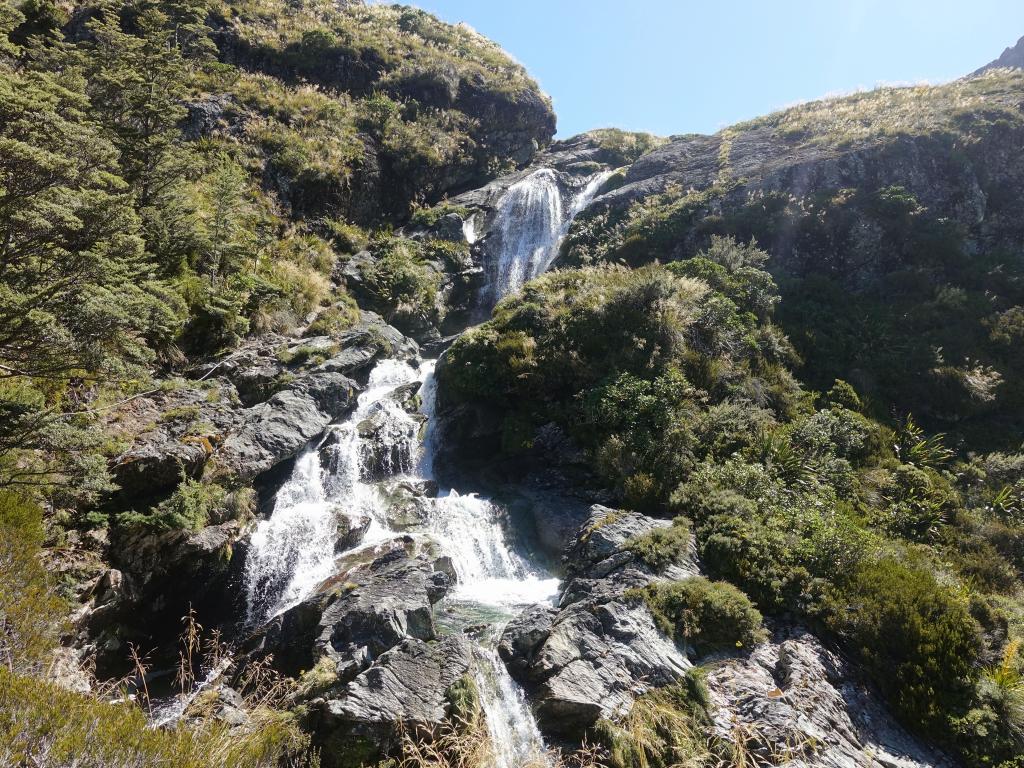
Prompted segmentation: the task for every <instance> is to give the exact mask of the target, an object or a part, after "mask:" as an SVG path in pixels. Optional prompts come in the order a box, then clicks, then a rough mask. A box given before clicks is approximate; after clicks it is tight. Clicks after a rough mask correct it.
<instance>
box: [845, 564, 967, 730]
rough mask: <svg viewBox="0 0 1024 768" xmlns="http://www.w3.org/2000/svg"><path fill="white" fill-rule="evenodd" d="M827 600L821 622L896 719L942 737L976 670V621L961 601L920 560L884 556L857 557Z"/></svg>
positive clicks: (963, 706)
mask: <svg viewBox="0 0 1024 768" xmlns="http://www.w3.org/2000/svg"><path fill="white" fill-rule="evenodd" d="M831 606H832V607H831V610H830V612H829V615H828V623H829V625H830V626H831V627H832V629H833V630H834V631H835V632H837V633H838V635H839V636H840V637H841V638H843V641H844V643H845V644H846V646H847V647H848V648H849V649H850V650H851V651H853V652H854V653H855V654H856V655H857V657H858V658H859V659H860V661H861V663H863V664H864V666H865V669H866V670H867V672H868V673H869V674H870V676H871V677H872V679H873V680H874V682H875V684H876V685H877V686H878V687H879V689H880V690H881V691H882V693H883V694H884V695H885V696H886V698H887V699H888V700H889V701H890V702H891V703H892V705H893V707H894V709H895V710H896V712H897V714H898V715H899V716H900V717H901V719H903V720H904V721H905V722H906V723H908V724H910V725H911V726H917V727H923V728H924V729H925V730H927V731H929V732H930V733H932V735H933V736H936V737H943V736H944V735H945V734H944V733H943V729H944V728H945V727H946V725H947V724H948V719H947V718H948V713H949V712H956V711H958V710H959V711H963V710H965V709H966V708H967V704H968V703H969V701H970V699H971V696H972V692H973V686H974V682H975V680H976V679H977V676H978V667H977V660H978V654H979V650H980V638H979V629H978V624H977V622H976V621H975V620H974V619H973V618H972V617H971V615H970V613H969V612H968V610H967V605H966V602H965V601H964V600H963V599H962V598H960V597H958V596H957V595H955V594H954V593H953V592H952V591H951V590H950V589H949V588H948V587H944V586H942V585H941V584H939V583H938V582H937V581H936V579H935V577H934V576H933V575H932V574H931V573H930V572H929V571H928V570H926V569H925V568H924V567H923V566H921V565H917V564H912V563H906V562H900V561H897V560H893V559H891V558H885V559H881V560H867V561H865V562H864V563H863V564H862V566H861V567H860V569H859V570H858V571H857V572H856V573H855V574H854V575H853V578H852V579H851V581H850V582H849V584H848V585H847V586H845V587H842V588H840V589H838V590H836V592H835V594H834V596H833V598H832V599H831Z"/></svg>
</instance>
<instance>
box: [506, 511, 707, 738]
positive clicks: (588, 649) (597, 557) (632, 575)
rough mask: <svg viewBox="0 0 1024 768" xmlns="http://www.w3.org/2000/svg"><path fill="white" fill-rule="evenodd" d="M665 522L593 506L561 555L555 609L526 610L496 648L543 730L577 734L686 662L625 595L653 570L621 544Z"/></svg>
mask: <svg viewBox="0 0 1024 768" xmlns="http://www.w3.org/2000/svg"><path fill="white" fill-rule="evenodd" d="M663 524H664V523H663V521H656V520H654V519H652V518H648V517H645V516H644V515H640V514H638V513H635V512H624V511H621V510H612V509H608V508H606V507H601V506H599V505H595V506H594V507H593V508H592V509H591V515H590V518H589V520H588V521H587V523H586V524H585V525H583V526H582V527H581V528H580V529H579V530H578V532H577V536H576V541H575V542H574V544H573V545H572V546H571V548H570V549H569V551H568V553H567V555H566V560H567V563H566V564H567V570H568V572H569V574H570V578H569V579H568V581H567V585H566V587H565V591H564V593H563V595H562V598H561V600H560V602H559V607H558V608H548V607H545V606H538V607H535V608H531V609H528V610H527V611H524V612H523V613H522V614H521V615H520V616H519V617H517V618H516V619H514V620H513V621H512V622H510V623H509V625H508V626H507V627H506V629H505V632H504V633H503V635H502V638H501V642H500V644H499V646H498V652H499V654H500V655H501V657H502V659H503V660H504V661H505V663H506V665H507V666H508V669H509V672H510V674H512V675H513V677H515V678H516V679H517V680H519V681H520V682H521V683H522V684H524V685H525V686H526V687H527V690H528V691H529V692H530V694H531V697H532V698H533V700H534V702H535V708H536V713H537V718H538V721H539V723H540V725H541V727H542V728H543V729H544V730H545V731H546V732H548V733H551V734H555V735H558V736H560V737H579V736H580V735H581V734H582V733H583V732H584V731H585V730H586V729H587V728H588V727H590V726H591V725H593V724H594V723H595V722H596V721H597V720H598V719H599V718H601V717H616V716H619V715H621V714H623V713H625V712H628V711H629V709H630V708H631V706H632V703H633V701H634V699H635V698H636V696H638V695H639V694H641V693H643V692H644V691H645V690H647V689H649V688H650V687H656V686H662V685H668V684H670V683H672V682H673V681H675V680H677V679H678V678H679V677H680V676H681V675H683V674H685V672H686V670H687V669H688V668H689V666H690V662H689V661H688V660H687V659H686V657H685V656H684V655H683V653H681V652H680V650H679V649H677V648H676V647H675V645H674V644H673V643H672V642H671V641H670V640H668V639H667V638H666V637H665V636H664V635H663V634H662V633H661V632H660V631H659V630H658V628H657V627H656V626H655V624H654V620H653V618H652V617H651V614H650V612H649V611H648V610H647V608H646V606H645V605H644V604H643V603H642V602H641V601H639V600H636V599H634V598H631V597H627V596H626V591H627V590H628V589H630V588H635V587H641V586H643V585H644V584H647V583H649V582H650V581H651V580H652V579H653V578H655V576H654V574H652V573H651V572H650V571H649V570H648V569H647V568H646V567H644V566H643V565H642V564H641V563H638V562H637V561H636V560H635V558H634V556H633V555H632V553H630V552H628V551H627V550H626V549H625V544H626V543H627V542H628V541H629V539H630V538H631V537H632V536H635V535H639V534H642V533H645V532H647V531H650V530H652V529H653V528H654V527H656V526H660V525H663Z"/></svg>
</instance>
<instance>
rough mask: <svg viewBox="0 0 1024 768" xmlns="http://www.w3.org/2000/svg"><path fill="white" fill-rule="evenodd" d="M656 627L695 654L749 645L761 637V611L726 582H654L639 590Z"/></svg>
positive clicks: (692, 579)
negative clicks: (694, 651) (690, 646)
mask: <svg viewBox="0 0 1024 768" xmlns="http://www.w3.org/2000/svg"><path fill="white" fill-rule="evenodd" d="M640 594H641V595H642V597H643V600H644V602H646V603H647V606H648V607H649V608H650V609H651V614H652V615H653V616H654V619H655V621H656V622H657V623H658V626H659V627H661V629H662V631H664V632H665V633H666V634H668V635H670V636H672V637H674V638H676V639H677V640H680V641H683V642H686V643H688V644H690V645H692V646H693V647H694V648H695V649H696V650H697V652H698V653H701V654H706V653H710V652H712V651H717V650H729V649H732V650H735V649H736V648H743V647H746V648H750V647H752V646H753V645H754V644H755V643H757V641H758V640H760V639H763V637H764V632H763V631H762V629H761V614H760V613H758V611H757V609H756V608H754V606H753V604H752V603H751V602H750V599H749V598H748V597H747V596H746V595H744V594H743V593H742V592H741V591H740V590H739V589H737V588H736V587H734V586H733V585H732V584H729V583H728V582H725V581H708V580H707V579H705V578H702V577H699V576H698V577H694V578H691V579H685V580H684V581H655V582H652V583H651V584H650V585H649V586H647V587H645V588H644V589H643V590H641V592H640Z"/></svg>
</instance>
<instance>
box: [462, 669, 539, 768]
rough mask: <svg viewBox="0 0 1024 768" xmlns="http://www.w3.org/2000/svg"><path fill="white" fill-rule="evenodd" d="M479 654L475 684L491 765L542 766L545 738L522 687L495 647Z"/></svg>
mask: <svg viewBox="0 0 1024 768" xmlns="http://www.w3.org/2000/svg"><path fill="white" fill-rule="evenodd" d="M479 656H480V660H481V668H480V672H479V674H478V675H477V686H478V687H479V689H480V704H481V706H482V708H483V710H484V716H485V717H486V718H487V731H488V733H489V735H490V737H491V744H492V745H493V753H494V768H523V766H534V767H535V768H539V767H540V766H542V765H545V764H546V763H547V762H548V761H547V760H546V759H545V758H546V756H545V754H544V740H543V738H541V735H540V730H539V729H538V728H537V722H536V721H535V720H534V719H533V713H532V712H530V703H529V702H528V701H527V700H526V695H525V694H524V693H523V689H522V688H520V687H519V686H518V685H516V683H515V681H514V680H513V679H512V678H511V676H510V675H509V673H508V670H507V669H505V665H504V664H503V663H502V662H501V659H499V658H498V654H497V653H496V652H495V651H494V649H488V650H486V651H483V652H481V653H480V654H479Z"/></svg>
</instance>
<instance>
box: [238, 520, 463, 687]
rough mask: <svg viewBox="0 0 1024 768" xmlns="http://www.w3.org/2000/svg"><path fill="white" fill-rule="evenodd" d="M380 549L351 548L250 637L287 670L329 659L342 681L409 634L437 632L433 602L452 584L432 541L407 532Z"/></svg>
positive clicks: (432, 636) (433, 635) (429, 636)
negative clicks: (322, 579)
mask: <svg viewBox="0 0 1024 768" xmlns="http://www.w3.org/2000/svg"><path fill="white" fill-rule="evenodd" d="M384 550H385V551H384V552H383V553H374V552H373V551H369V552H365V553H358V552H357V553H353V554H352V555H351V556H350V557H349V558H348V559H347V562H346V561H345V560H343V561H342V562H341V564H340V565H341V567H340V568H339V570H338V573H337V574H336V575H335V576H334V577H333V578H332V579H330V580H329V581H328V582H326V583H325V584H323V585H321V587H320V588H319V589H318V590H317V592H316V593H315V594H313V595H312V596H311V597H309V598H307V599H306V600H304V601H303V602H302V603H300V604H299V605H297V606H295V607H294V608H291V609H290V610H288V611H286V612H285V613H284V614H282V615H281V616H278V617H276V618H275V619H273V620H272V621H271V623H270V624H269V625H268V627H267V628H266V630H265V631H263V632H261V633H260V635H259V636H258V637H257V638H256V639H255V640H254V641H252V642H251V643H250V646H251V647H253V648H254V649H258V650H259V651H260V652H261V653H264V654H268V653H269V654H273V656H274V662H275V665H276V666H278V668H280V669H281V670H282V671H284V672H286V673H289V674H297V672H298V671H299V670H301V669H309V668H311V667H312V666H313V664H315V663H316V661H317V660H318V659H320V658H323V657H327V658H329V659H330V660H331V661H332V662H333V665H334V667H335V669H336V670H337V675H338V678H339V679H340V680H342V681H343V682H345V681H348V680H351V679H353V678H354V677H355V676H356V675H357V674H359V673H360V672H362V671H363V670H365V669H366V668H367V667H369V666H370V665H371V664H372V663H374V661H375V660H376V659H377V658H378V657H379V656H380V655H381V654H383V653H384V652H385V651H387V650H389V649H391V648H393V647H394V646H396V645H398V644H399V643H401V642H402V641H403V640H405V639H406V638H417V639H420V640H433V639H435V638H436V636H437V630H436V627H435V624H434V614H433V605H434V604H435V603H437V602H438V601H439V600H440V599H441V598H442V597H443V596H444V595H445V594H446V592H447V591H448V589H449V587H450V586H451V585H452V583H453V579H452V574H451V572H450V569H448V568H447V567H446V565H445V563H444V562H442V561H439V559H438V557H437V556H436V555H435V554H434V553H433V548H432V546H430V545H429V544H426V545H424V546H422V547H421V546H419V545H417V544H415V543H414V542H413V540H411V539H408V540H405V541H401V540H400V541H397V542H392V543H390V544H388V545H385V547H384Z"/></svg>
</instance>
